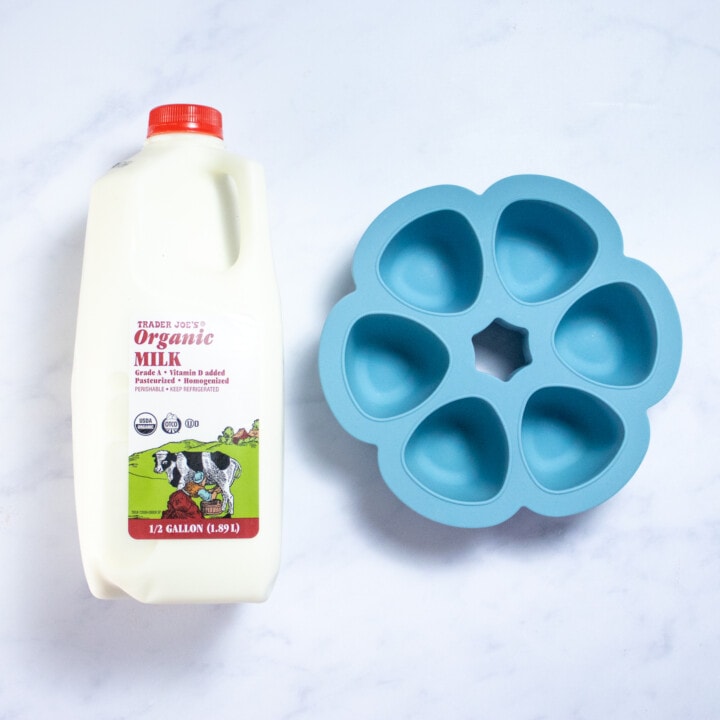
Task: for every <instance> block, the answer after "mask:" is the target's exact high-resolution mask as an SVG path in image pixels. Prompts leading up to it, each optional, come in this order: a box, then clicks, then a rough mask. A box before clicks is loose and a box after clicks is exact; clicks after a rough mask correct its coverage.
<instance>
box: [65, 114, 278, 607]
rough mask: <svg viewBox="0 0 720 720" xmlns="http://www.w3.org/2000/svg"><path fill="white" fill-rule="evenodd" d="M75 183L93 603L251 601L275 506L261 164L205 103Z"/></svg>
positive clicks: (79, 431)
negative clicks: (82, 199) (78, 188)
mask: <svg viewBox="0 0 720 720" xmlns="http://www.w3.org/2000/svg"><path fill="white" fill-rule="evenodd" d="M148 132H149V137H148V139H147V141H146V143H145V145H144V147H143V149H142V150H141V151H140V152H139V153H138V154H137V155H135V156H134V157H132V158H130V160H128V161H126V162H122V163H119V164H118V165H117V166H115V167H114V168H113V169H112V170H110V172H109V173H107V175H105V176H104V177H103V178H102V179H100V180H99V181H98V182H97V183H96V185H95V187H94V188H93V192H92V198H91V203H90V212H89V217H88V224H87V235H86V240H85V255H84V261H83V274H82V285H81V291H80V305H79V311H78V323H77V337H76V344H75V361H74V367H73V380H72V406H73V453H74V465H75V494H76V505H77V517H78V526H79V533H80V545H81V550H82V558H83V565H84V568H85V574H86V577H87V580H88V584H89V586H90V589H91V591H92V593H93V594H94V595H95V596H97V597H99V598H115V597H120V596H124V595H129V596H131V597H133V598H136V599H137V600H140V601H142V602H150V603H196V602H213V603H220V602H239V601H262V600H265V599H266V598H267V596H268V594H269V592H270V590H271V587H272V584H273V581H274V579H275V576H276V574H277V569H278V564H279V555H280V530H281V501H282V453H283V449H282V429H283V406H282V382H283V380H282V344H281V342H282V339H281V324H280V309H279V301H278V294H277V288H276V283H275V277H274V272H273V267H272V258H271V251H270V245H269V241H268V229H267V218H266V201H265V186H264V179H263V173H262V169H261V168H260V167H259V166H258V165H256V164H255V163H252V162H249V161H247V160H243V159H240V158H238V157H235V156H233V155H231V154H229V153H228V152H226V151H225V149H224V146H223V141H222V127H221V118H220V113H218V112H217V111H215V110H212V109H211V108H205V107H202V106H194V105H189V106H188V105H182V106H179V105H175V106H163V107H161V108H156V109H155V110H153V111H152V112H151V113H150V127H149V131H148Z"/></svg>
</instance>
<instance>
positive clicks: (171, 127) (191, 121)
mask: <svg viewBox="0 0 720 720" xmlns="http://www.w3.org/2000/svg"><path fill="white" fill-rule="evenodd" d="M175 132H190V133H203V134H205V135H214V136H215V137H218V138H220V139H221V140H222V136H223V129H222V115H221V113H220V111H219V110H216V109H215V108H211V107H208V106H207V105H183V104H175V105H160V106H159V107H156V108H153V109H152V110H151V111H150V119H149V120H148V133H147V136H148V137H151V136H152V135H160V134H161V133H175Z"/></svg>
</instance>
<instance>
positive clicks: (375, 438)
mask: <svg viewBox="0 0 720 720" xmlns="http://www.w3.org/2000/svg"><path fill="white" fill-rule="evenodd" d="M353 276H354V279H355V283H356V286H357V289H356V290H355V292H353V293H350V294H349V295H347V296H346V297H344V298H343V299H342V300H341V301H340V302H339V303H338V304H337V305H336V306H335V307H334V308H333V309H332V311H331V312H330V315H329V316H328V318H327V321H326V323H325V327H324V329H323V333H322V337H321V340H320V355H319V366H320V378H321V382H322V386H323V391H324V393H325V397H326V398H327V401H328V404H329V405H330V408H331V409H332V411H333V413H334V414H335V416H336V417H337V419H338V421H339V422H340V424H341V425H342V426H343V427H344V428H345V429H346V430H347V431H348V432H349V433H351V434H352V435H354V436H355V437H357V438H359V439H360V440H363V441H365V442H369V443H372V444H374V445H377V447H378V463H379V467H380V472H381V474H382V476H383V478H384V479H385V481H386V482H387V484H388V485H389V487H390V488H391V489H392V490H393V492H394V493H395V494H396V495H397V496H398V497H399V498H400V499H401V500H402V501H403V502H405V503H406V504H407V505H408V506H410V507H411V508H413V509H414V510H416V511H417V512H419V513H420V514H422V515H425V516H426V517H429V518H431V519H433V520H436V521H438V522H442V523H445V524H448V525H456V526H461V527H483V526H489V525H495V524H497V523H500V522H502V521H504V520H506V519H507V518H509V517H510V516H511V515H513V514H514V513H515V512H517V510H518V509H519V508H521V507H528V508H530V509H531V510H534V511H535V512H538V513H541V514H544V515H553V516H558V515H569V514H572V513H577V512H581V511H583V510H586V509H588V508H591V507H594V506H595V505H598V504H599V503H601V502H603V501H605V500H607V499H608V498H609V497H611V496H612V495H613V494H614V493H616V492H617V491H618V490H619V489H620V488H621V487H622V486H623V485H624V484H625V483H626V482H627V481H628V480H629V479H630V477H632V475H633V473H634V472H635V470H636V469H637V467H638V466H639V464H640V462H641V460H642V458H643V456H644V454H645V452H646V450H647V446H648V442H649V424H648V420H647V410H648V408H649V407H650V406H651V405H653V404H654V403H656V402H658V401H659V400H660V399H661V398H662V397H663V396H664V395H665V394H666V393H667V392H668V391H669V390H670V387H671V386H672V384H673V382H674V380H675V376H676V374H677V371H678V367H679V363H680V350H681V332H680V321H679V318H678V314H677V310H676V309H675V305H674V303H673V300H672V297H671V296H670V293H669V292H668V290H667V288H666V287H665V285H664V283H663V282H662V280H661V279H660V278H659V277H658V275H657V274H656V273H655V272H654V271H653V270H652V269H650V268H649V267H648V266H647V265H644V264H643V263H641V262H638V261H637V260H633V259H631V258H627V257H625V255H624V254H623V245H622V236H621V234H620V229H619V228H618V226H617V224H616V222H615V220H614V219H613V217H612V216H611V215H610V213H609V212H608V211H607V210H606V209H605V207H604V206H603V205H601V204H600V203H599V202H598V201H597V200H596V199H595V198H593V197H592V196H590V195H588V194H587V193H586V192H584V191H583V190H581V189H580V188H578V187H575V186H574V185H571V184H569V183H566V182H563V181H561V180H556V179H553V178H548V177H541V176H532V175H526V176H517V177H511V178H507V179H505V180H502V181H500V182H498V183H496V184H495V185H493V186H492V187H490V188H489V189H488V190H487V191H486V192H485V193H483V194H482V195H476V194H475V193H472V192H471V191H469V190H466V189H464V188H460V187H455V186H438V187H433V188H427V189H425V190H420V191H418V192H416V193H413V194H411V195H408V196H407V197H405V198H402V199H401V200H399V201H397V202H396V203H394V204H393V205H391V206H390V207H389V208H388V209H387V210H385V211H384V212H383V213H381V215H380V216H379V217H378V218H377V219H376V220H375V221H374V222H373V223H372V225H371V226H370V227H369V228H368V230H367V232H366V233H365V235H364V236H363V237H362V239H361V241H360V243H359V245H358V247H357V250H356V253H355V259H354V263H353ZM493 345H496V346H497V347H493ZM493 352H495V354H499V355H500V356H501V357H500V358H499V360H500V362H499V363H496V364H497V365H499V366H500V368H501V370H500V371H499V372H492V371H490V370H488V366H487V365H486V364H485V363H484V362H480V360H481V359H482V358H481V357H480V356H481V355H484V354H486V353H490V354H491V355H492V354H493ZM504 354H505V355H506V356H505V357H502V356H503V355H504ZM495 359H496V360H497V358H495Z"/></svg>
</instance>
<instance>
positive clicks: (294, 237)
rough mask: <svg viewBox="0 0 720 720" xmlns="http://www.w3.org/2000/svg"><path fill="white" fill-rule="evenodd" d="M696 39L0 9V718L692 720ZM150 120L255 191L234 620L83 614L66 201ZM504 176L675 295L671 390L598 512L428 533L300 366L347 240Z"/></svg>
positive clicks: (713, 496)
mask: <svg viewBox="0 0 720 720" xmlns="http://www.w3.org/2000/svg"><path fill="white" fill-rule="evenodd" d="M718 37H720V5H718V4H717V3H716V2H711V1H710V0H688V1H687V2H683V3H678V2H670V1H669V0H661V1H660V2H636V3H628V2H625V1H624V0H622V1H621V0H609V1H608V2H604V3H597V2H589V1H588V0H580V1H578V2H569V1H568V2H562V1H561V0H552V1H550V2H524V1H519V0H505V1H503V2H496V1H493V2H491V1H488V0H479V1H471V0H442V2H440V1H437V2H416V3H410V2H406V3H400V2H397V3H392V2H387V1H383V2H381V1H380V0H366V2H363V3H341V2H331V1H330V0H325V1H322V2H320V1H318V2H310V1H309V2H289V1H287V2H279V1H278V0H271V1H269V2H244V1H239V2H231V1H229V0H228V1H226V2H215V1H212V0H211V1H209V2H192V1H191V0H172V2H171V1H170V0H160V1H159V2H140V1H139V0H123V2H119V1H118V0H108V1H107V2H90V1H89V0H77V1H75V2H72V3H57V2H50V0H22V2H20V1H19V0H4V1H3V2H2V4H1V5H0V98H1V103H2V111H1V112H2V115H1V119H0V129H1V132H0V147H1V148H2V150H1V152H0V242H2V248H3V256H4V262H3V275H2V278H3V279H2V283H0V293H2V312H3V322H2V331H1V332H2V348H3V352H2V355H1V356H0V362H1V363H2V364H1V366H0V388H1V391H2V403H3V404H2V408H3V412H2V416H1V420H0V422H1V423H2V426H1V427H2V435H1V436H2V439H3V450H4V453H3V456H4V458H5V460H4V468H3V472H2V476H3V479H4V482H3V486H4V488H3V502H2V503H1V504H0V538H1V539H2V546H3V572H2V580H1V584H0V718H3V719H5V718H7V719H10V718H32V719H33V720H42V719H44V718H61V717H62V718H74V719H84V718H88V719H92V720H104V719H108V720H109V719H113V720H124V719H125V718H133V719H134V720H142V719H145V718H153V719H154V718H171V717H177V718H185V717H187V718H191V717H243V718H253V719H254V720H263V719H265V718H268V719H273V720H274V719H281V718H312V719H313V720H323V719H325V718H327V719H331V718H332V719H333V720H335V719H336V718H345V717H353V718H354V717H357V718H412V719H413V720H417V719H420V718H437V717H446V718H453V719H455V718H458V719H468V720H470V719H475V718H481V717H482V718H504V719H506V720H515V719H518V720H540V719H541V718H548V719H553V720H557V719H565V718H568V719H570V718H582V719H585V718H588V719H594V718H597V719H598V720H600V719H602V720H604V719H605V718H622V719H623V720H629V719H634V718H693V719H695V718H697V719H706V718H707V719H709V718H714V717H718V715H719V714H720V682H719V677H718V668H720V611H719V610H718V607H719V606H720V521H719V519H718V515H719V513H720V477H719V475H718V467H719V464H718V460H717V448H718V444H717V438H718V436H719V435H720V412H719V411H718V408H717V405H716V402H717V401H718V397H719V392H718V391H719V389H720V371H719V370H718V367H719V363H718V356H719V355H720V342H719V339H718V338H719V333H718V304H719V299H720V291H719V290H718V287H719V286H720V273H719V270H720V261H719V255H718V247H719V243H718V241H719V240H720V233H719V231H718V213H717V202H718V197H720V144H719V142H718V128H719V127H720V43H719V41H718ZM177 101H180V102H183V101H185V102H188V101H189V102H202V103H207V104H211V105H215V106H217V107H218V108H220V109H221V110H222V111H223V113H224V116H225V126H226V141H227V146H228V147H229V148H230V149H232V150H234V151H236V152H239V153H242V154H245V155H248V156H250V157H253V158H256V159H257V160H259V161H260V162H262V163H263V164H264V165H265V167H266V171H267V176H268V181H269V194H270V202H271V213H272V216H271V222H272V233H273V242H274V252H275V257H276V264H277V273H278V278H279V283H280V287H281V293H282V300H283V309H284V318H285V353H286V367H287V446H286V468H287V472H286V502H285V512H286V515H285V532H284V552H283V562H282V568H281V572H280V576H279V579H278V582H277V585H276V587H275V590H274V593H273V595H272V597H271V599H270V600H269V601H268V602H267V603H266V604H264V605H258V606H256V605H252V606H237V607H227V606H219V607H215V606H212V607H191V606H184V607H152V606H143V605H140V604H137V603H135V602H133V601H127V602H122V601H116V602H101V601H98V600H95V599H94V598H92V597H91V596H90V594H89V592H88V590H87V587H86V585H85V581H84V578H83V574H82V569H81V565H80V556H79V550H78V542H77V538H76V530H75V519H74V504H73V503H74V501H73V491H72V471H71V452H70V407H69V389H68V384H69V379H70V368H71V361H72V344H73V334H74V316H75V305H76V301H77V292H78V282H79V275H80V261H81V249H82V242H83V231H84V220H85V213H86V209H87V200H88V192H89V188H90V185H91V183H92V182H93V181H94V180H95V179H96V178H97V177H98V176H100V175H101V174H103V173H104V172H105V170H106V169H107V168H108V167H109V166H110V165H112V164H113V163H114V162H116V161H117V160H119V159H122V158H123V157H125V156H126V155H128V154H130V153H131V152H133V151H134V150H135V149H137V148H138V147H139V145H140V144H141V142H142V140H143V134H144V131H145V123H146V115H147V111H148V110H149V109H150V108H151V107H152V106H154V105H157V104H160V103H163V102H177ZM519 172H537V173H543V174H549V175H555V176H557V177H561V178H564V179H566V180H569V181H571V182H574V183H576V184H578V185H581V186H582V187H584V188H585V189H587V190H589V191H590V192H591V193H593V194H594V195H595V196H596V197H598V198H599V199H600V200H601V201H602V202H603V203H604V204H605V205H606V206H607V207H608V208H609V209H610V210H611V212H613V214H614V215H615V217H616V218H617V219H618V221H619V223H620V226H621V227H622V229H623V232H624V235H625V243H626V252H627V254H628V255H631V256H633V257H638V258H640V259H642V260H644V261H645V262H647V263H648V264H650V265H652V266H653V267H654V268H655V269H656V270H657V271H658V272H659V273H660V274H661V275H662V276H663V278H664V279H665V281H666V282H667V284H668V286H669V287H670V290H671V291H672V293H673V295H674V297H675V299H676V302H677V304H678V307H679V310H680V314H681V318H682V322H683V330H684V342H685V346H684V357H683V364H682V367H681V371H680V374H679V377H678V380H677V382H676V385H675V387H674V388H673V390H672V391H671V393H670V394H669V395H668V396H667V397H666V399H665V400H663V401H662V402H661V403H659V404H658V405H657V406H655V407H654V408H653V409H652V410H651V413H650V418H651V424H652V441H651V445H650V449H649V452H648V454H647V456H646V459H645V461H644V463H643V465H642V466H641V468H640V470H639V471H638V472H637V474H636V475H635V477H634V478H633V479H632V480H631V482H630V483H629V484H628V485H627V486H626V487H625V488H624V489H623V490H622V491H621V492H620V493H619V494H618V495H617V496H615V497H614V498H613V499H612V500H610V501H609V502H607V503H606V504H604V505H602V506H601V507H599V508H597V509H595V510H593V511H591V512H588V513H585V514H583V515H580V516H577V517H572V518H567V519H560V520H552V519H545V518H541V517H537V516H535V515H532V514H531V513H529V512H521V513H520V514H518V515H517V516H516V517H514V518H513V519H512V520H510V521H508V522H507V523H505V524H503V525H501V526H499V527H497V528H494V529H487V530H477V531H460V530H455V529H451V528H447V527H443V526H439V525H436V524H433V523H431V522H429V521H426V520H424V519H422V518H421V517H419V516H417V515H415V514H414V513H413V512H412V511H410V510H408V509H407V508H405V507H404V506H403V505H401V504H400V503H399V502H398V501H397V500H395V498H394V496H392V494H391V493H390V492H389V491H388V490H387V489H386V487H385V485H384V483H383V481H382V479H381V478H380V477H379V475H378V472H377V469H376V466H375V456H374V452H373V450H372V448H369V447H368V446H364V445H362V444H360V443H358V442H356V441H355V440H353V439H352V438H350V437H349V436H348V435H346V434H345V433H344V432H343V431H342V430H341V429H340V428H339V426H338V425H337V423H336V422H335V420H334V418H333V417H332V415H331V414H330V412H329V410H328V408H327V406H326V405H325V403H324V401H323V398H322V395H321V391H320V387H319V382H318V379H317V373H316V370H315V363H316V353H317V343H318V337H319V334H320V331H321V328H322V324H323V321H324V318H325V316H326V314H327V312H328V311H329V309H330V307H332V305H333V304H334V303H335V302H336V301H337V300H338V299H339V297H341V296H342V295H343V294H344V293H345V292H346V291H347V290H348V289H349V287H350V279H349V263H350V259H351V256H352V253H353V250H354V248H355V245H356V243H357V241H358V239H359V237H360V235H361V234H362V232H363V231H364V230H365V228H366V227H367V225H368V224H369V223H370V221H371V220H372V219H373V218H374V217H375V215H376V214H377V213H378V212H379V211H380V210H382V209H383V208H384V207H386V206H387V205H389V204H390V203H391V202H393V201H394V200H395V199H397V198H398V197H400V196H401V195H404V194H406V193H407V192H410V191H412V190H415V189H418V188H421V187H424V186H427V185H433V184H437V183H446V182H447V183H456V184H460V185H465V186H467V187H470V188H472V189H475V190H477V191H482V190H484V189H485V188H486V187H487V186H488V185H490V184H491V183H493V182H494V181H496V180H498V179H500V178H501V177H505V176H508V175H512V174H515V173H519ZM39 451H41V453H42V456H43V459H42V460H41V461H39V462H38V460H37V458H38V455H39ZM209 630H210V631H211V632H208V631H209Z"/></svg>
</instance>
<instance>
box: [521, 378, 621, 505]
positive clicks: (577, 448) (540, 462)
mask: <svg viewBox="0 0 720 720" xmlns="http://www.w3.org/2000/svg"><path fill="white" fill-rule="evenodd" d="M624 437H625V429H624V426H623V424H622V421H621V420H620V418H619V416H618V415H617V414H616V413H615V411H614V410H612V409H611V408H610V407H609V406H608V405H606V404H605V403H604V402H603V401H602V400H600V398H598V397H596V396H595V395H591V394H589V393H586V392H584V391H582V390H577V389H575V388H567V387H547V388H543V389H542V390H538V391H537V392H535V393H534V394H533V395H532V397H531V398H530V400H529V401H528V404H527V406H526V407H525V412H524V414H523V419H522V426H521V445H522V451H523V454H524V456H525V461H526V462H527V466H528V468H529V470H530V472H531V474H532V475H533V477H534V478H535V480H536V481H537V483H538V484H539V485H541V486H542V487H544V488H545V489H547V490H552V491H555V492H561V491H563V490H572V489H573V488H575V487H578V486H580V485H583V484H584V483H586V482H588V481H589V480H592V479H593V478H594V477H595V476H597V475H598V474H599V473H600V472H602V471H603V470H604V469H605V468H606V467H607V466H608V465H609V464H610V463H611V462H612V460H613V459H614V458H615V456H616V455H617V453H618V452H619V450H620V447H621V445H622V443H623V439H624Z"/></svg>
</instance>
